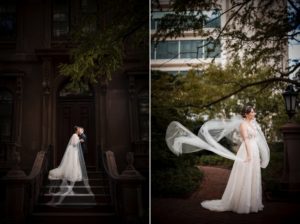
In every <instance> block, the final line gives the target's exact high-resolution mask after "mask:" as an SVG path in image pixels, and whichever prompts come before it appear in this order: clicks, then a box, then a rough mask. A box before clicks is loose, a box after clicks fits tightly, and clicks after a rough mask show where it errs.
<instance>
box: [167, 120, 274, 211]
mask: <svg viewBox="0 0 300 224" xmlns="http://www.w3.org/2000/svg"><path fill="white" fill-rule="evenodd" d="M242 122H243V119H242V117H241V116H236V117H233V118H232V119H228V120H209V121H208V122H206V123H204V125H203V126H202V127H201V129H200V130H199V132H198V136H197V135H195V134H194V133H192V132H191V131H189V130H188V129H187V128H185V127H184V126H183V125H182V124H180V123H179V122H177V121H173V122H171V123H170V124H169V126H168V128H167V131H166V143H167V145H168V147H169V149H170V150H171V151H172V152H173V153H174V154H176V155H180V154H182V153H192V152H197V151H201V150H208V151H211V152H214V153H216V154H218V155H220V156H222V157H225V158H228V159H231V160H234V161H235V162H234V165H233V167H232V170H231V174H230V177H229V180H228V183H227V186H226V189H225V191H224V194H223V196H222V198H221V199H220V200H210V201H203V202H202V203H201V205H202V206H203V207H204V208H206V209H209V210H212V211H234V212H237V213H250V212H257V211H260V210H262V209H263V204H262V186H261V170H260V168H261V167H262V168H265V167H267V165H268V163H269V160H270V150H269V147H268V145H267V142H266V139H265V136H264V134H263V132H262V131H261V128H260V126H259V124H258V123H257V122H256V121H255V120H253V121H252V122H251V126H250V125H248V126H247V132H248V138H249V143H250V146H251V149H250V151H251V152H250V157H251V160H250V161H249V162H244V160H245V159H246V155H247V151H246V146H245V142H244V141H243V140H242V138H241V136H240V125H241V123H242ZM224 137H226V138H228V139H229V140H231V141H232V142H233V143H234V144H236V145H238V146H239V147H238V148H239V149H238V151H237V153H236V154H235V153H234V152H232V151H230V150H229V149H227V148H225V147H224V146H222V145H221V144H220V143H219V141H220V140H221V139H222V138H224Z"/></svg>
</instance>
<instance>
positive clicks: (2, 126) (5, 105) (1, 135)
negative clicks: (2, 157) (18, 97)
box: [0, 90, 14, 142]
mask: <svg viewBox="0 0 300 224" xmlns="http://www.w3.org/2000/svg"><path fill="white" fill-rule="evenodd" d="M13 102H14V101H13V95H12V94H11V93H10V92H9V91H7V90H0V108H1V110H0V142H9V141H11V137H12V136H11V133H12V122H13V119H12V114H13Z"/></svg>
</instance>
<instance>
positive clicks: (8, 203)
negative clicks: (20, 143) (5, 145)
mask: <svg viewBox="0 0 300 224" xmlns="http://www.w3.org/2000/svg"><path fill="white" fill-rule="evenodd" d="M16 148H17V146H16V145H13V146H12V151H13V153H12V157H13V167H12V169H11V170H10V171H8V173H7V174H6V176H5V177H4V178H3V181H4V183H5V184H6V192H5V193H6V199H5V217H6V219H7V223H22V222H23V221H24V219H25V213H24V191H25V181H24V180H25V178H26V174H25V173H24V171H23V170H21V169H20V166H19V164H20V161H21V159H20V153H19V152H18V151H17V149H16Z"/></svg>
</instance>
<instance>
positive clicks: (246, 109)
mask: <svg viewBox="0 0 300 224" xmlns="http://www.w3.org/2000/svg"><path fill="white" fill-rule="evenodd" d="M252 109H253V110H254V107H253V106H252V105H245V106H244V107H243V108H242V111H241V115H242V117H243V118H245V117H246V114H249V113H250V112H251V110H252Z"/></svg>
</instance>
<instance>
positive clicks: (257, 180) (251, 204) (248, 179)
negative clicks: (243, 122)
mask: <svg viewBox="0 0 300 224" xmlns="http://www.w3.org/2000/svg"><path fill="white" fill-rule="evenodd" d="M247 132H248V138H249V145H250V147H251V148H250V150H249V151H250V161H249V162H244V161H240V160H236V161H235V162H234V164H233V167H232V170H231V173H230V177H229V180H228V183H227V186H226V188H225V191H224V194H223V196H222V199H220V200H210V201H203V202H202V203H201V205H202V206H203V207H204V208H206V209H209V210H212V211H233V212H236V213H250V212H258V211H260V210H262V209H263V207H264V206H263V204H262V186H261V170H260V155H259V148H258V144H257V141H256V136H257V133H256V130H254V129H253V128H252V127H250V126H249V125H248V124H247ZM237 157H238V158H240V159H241V160H245V159H246V157H247V151H246V145H245V142H244V141H243V142H242V144H241V146H240V148H239V150H238V152H237Z"/></svg>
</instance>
